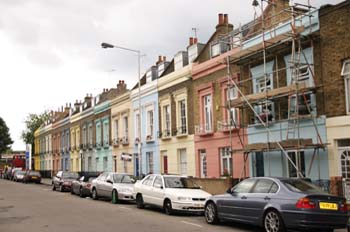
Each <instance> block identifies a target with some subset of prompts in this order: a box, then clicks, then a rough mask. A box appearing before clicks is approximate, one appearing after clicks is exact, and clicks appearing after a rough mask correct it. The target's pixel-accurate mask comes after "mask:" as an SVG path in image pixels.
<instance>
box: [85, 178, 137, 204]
mask: <svg viewBox="0 0 350 232" xmlns="http://www.w3.org/2000/svg"><path fill="white" fill-rule="evenodd" d="M134 183H135V180H134V179H133V176H131V175H129V174H124V173H116V172H104V173H102V174H101V175H99V176H98V177H97V178H96V179H94V180H93V181H92V187H91V191H92V193H91V195H92V199H94V200H97V199H98V198H107V199H111V200H112V203H114V204H115V203H118V201H133V200H134V198H133V186H134Z"/></svg>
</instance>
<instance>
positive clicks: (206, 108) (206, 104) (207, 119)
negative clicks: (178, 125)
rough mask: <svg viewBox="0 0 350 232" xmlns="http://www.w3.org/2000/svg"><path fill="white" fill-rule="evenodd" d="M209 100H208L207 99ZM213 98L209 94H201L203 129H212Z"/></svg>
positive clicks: (209, 130) (208, 130)
mask: <svg viewBox="0 0 350 232" xmlns="http://www.w3.org/2000/svg"><path fill="white" fill-rule="evenodd" d="M208 100H210V101H208ZM212 101H213V98H212V95H211V94H208V95H205V96H203V116H204V120H203V121H204V131H205V132H212V130H213V125H212V124H213V123H212V120H213V112H212V104H213V102H212Z"/></svg>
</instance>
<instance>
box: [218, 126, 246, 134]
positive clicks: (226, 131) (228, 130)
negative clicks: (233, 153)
mask: <svg viewBox="0 0 350 232" xmlns="http://www.w3.org/2000/svg"><path fill="white" fill-rule="evenodd" d="M240 129H241V128H240V127H231V128H227V129H226V128H225V129H221V130H219V131H220V132H221V133H230V131H231V132H232V131H239V130H240Z"/></svg>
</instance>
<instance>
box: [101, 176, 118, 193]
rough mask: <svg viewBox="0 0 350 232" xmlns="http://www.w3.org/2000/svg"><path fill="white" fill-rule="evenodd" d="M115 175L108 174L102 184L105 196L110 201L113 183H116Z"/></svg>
mask: <svg viewBox="0 0 350 232" xmlns="http://www.w3.org/2000/svg"><path fill="white" fill-rule="evenodd" d="M115 175H116V174H113V173H110V174H109V175H108V176H107V178H106V181H105V184H104V191H105V196H106V197H107V198H110V199H112V191H113V185H114V184H113V183H116V178H115Z"/></svg>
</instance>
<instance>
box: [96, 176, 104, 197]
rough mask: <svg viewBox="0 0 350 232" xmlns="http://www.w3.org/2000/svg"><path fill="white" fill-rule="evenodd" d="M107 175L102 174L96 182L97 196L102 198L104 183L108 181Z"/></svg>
mask: <svg viewBox="0 0 350 232" xmlns="http://www.w3.org/2000/svg"><path fill="white" fill-rule="evenodd" d="M106 178H107V173H103V174H101V176H100V177H99V178H98V179H97V181H96V190H97V194H98V195H99V196H101V197H104V190H103V188H104V182H105V181H106Z"/></svg>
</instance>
